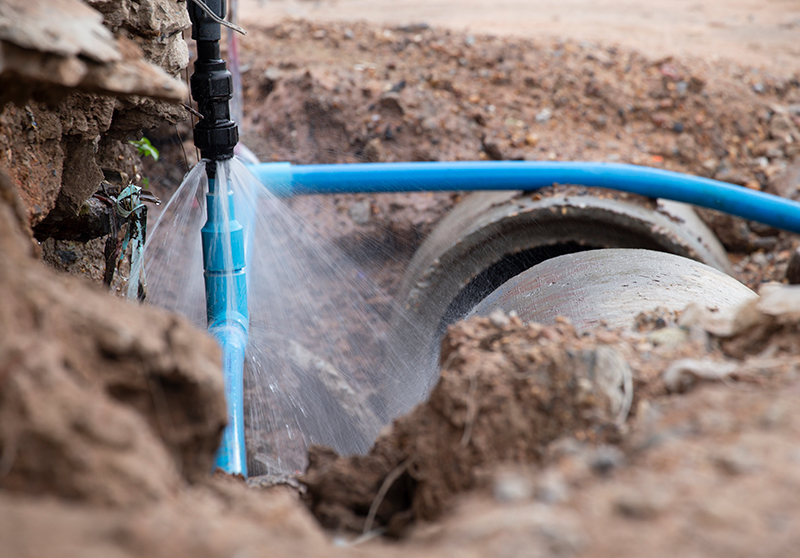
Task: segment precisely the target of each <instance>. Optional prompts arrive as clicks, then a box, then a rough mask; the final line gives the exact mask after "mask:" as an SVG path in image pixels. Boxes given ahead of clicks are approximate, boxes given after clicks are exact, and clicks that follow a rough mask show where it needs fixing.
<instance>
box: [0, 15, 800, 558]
mask: <svg viewBox="0 0 800 558" xmlns="http://www.w3.org/2000/svg"><path fill="white" fill-rule="evenodd" d="M123 27H124V26H123ZM249 31H250V33H249V35H248V38H247V41H246V42H243V43H242V53H241V58H242V66H243V83H244V91H243V94H244V100H245V106H246V107H247V112H246V115H245V119H244V121H243V137H244V141H245V143H246V144H247V145H248V146H249V147H250V148H251V149H253V151H254V152H255V153H256V154H257V155H258V156H259V157H260V158H261V159H262V160H289V161H292V162H295V163H311V162H345V161H347V162H357V161H402V160H457V159H518V158H525V159H566V160H571V159H572V160H577V159H588V160H605V161H621V162H631V163H636V164H646V165H652V166H659V167H663V168H669V169H673V170H679V171H684V172H691V173H694V174H700V175H703V176H711V177H715V178H719V179H723V180H727V181H730V182H734V183H738V184H741V185H742V186H743V187H749V188H754V189H759V190H764V191H769V192H772V193H778V194H780V195H784V196H787V197H793V198H794V197H797V196H798V191H797V190H798V186H800V176H798V175H800V170H799V167H798V163H797V157H798V154H799V153H798V150H797V146H798V145H800V109H799V108H798V107H800V79H799V76H798V75H797V74H791V73H790V72H786V73H784V74H781V73H780V72H775V71H772V72H765V71H762V70H758V71H755V70H754V69H753V68H749V67H739V66H737V65H735V64H733V63H727V62H725V63H721V62H720V63H714V64H712V63H705V62H702V61H697V60H691V61H687V60H683V59H677V58H663V59H656V58H653V57H648V56H644V55H642V54H640V53H638V52H636V51H633V50H626V49H625V48H623V47H619V46H615V47H609V46H606V45H602V44H595V43H587V42H573V41H570V40H567V39H564V40H554V41H550V40H547V41H542V42H534V41H531V40H527V39H519V38H513V39H511V38H507V37H490V36H484V35H480V34H467V33H460V32H456V31H447V30H442V29H435V28H429V27H427V26H421V25H416V26H411V27H409V26H406V27H379V26H375V25H368V24H364V23H347V24H345V23H329V24H317V23H309V22H305V21H287V22H283V23H280V24H277V25H270V26H261V27H259V26H251V27H250V28H249ZM9 106H11V105H9ZM32 110H39V109H38V108H36V107H32ZM42 110H44V109H42ZM67 113H68V111H67V110H64V111H63V112H62V113H61V115H59V116H57V117H55V120H54V122H59V124H58V126H61V128H58V127H57V126H55V124H53V130H55V131H54V132H53V133H52V134H51V135H53V138H50V137H49V136H48V138H44V137H43V136H37V135H36V133H37V128H33V135H31V134H28V136H25V137H28V138H29V139H30V138H33V139H31V141H32V142H33V143H32V147H31V149H34V150H35V149H39V150H43V149H45V148H48V149H50V148H52V149H56V148H57V147H58V146H56V145H55V144H53V145H50V144H48V143H47V141H54V140H55V139H56V135H59V134H56V131H59V130H60V131H63V130H65V129H66V128H64V127H63V126H64V125H63V118H64V116H63V115H64V114H67ZM26 114H27V113H25V112H24V109H22V110H20V107H16V106H12V108H9V109H6V112H4V113H3V115H4V116H3V117H4V118H6V120H4V122H6V123H7V122H11V124H8V126H7V127H8V128H13V129H16V128H14V126H17V127H19V126H23V125H26V124H25V122H24V118H23V117H24V116H25V115H26ZM38 114H39V113H35V119H36V120H35V121H36V122H37V125H38V123H39V122H45V120H44V117H39V116H38ZM42 114H45V113H42ZM28 117H29V118H30V116H28ZM9 119H10V120H9ZM123 122H124V119H123ZM27 125H28V126H29V127H30V126H31V125H30V124H27ZM4 126H5V124H4ZM69 129H70V130H72V128H69ZM76 129H77V128H76ZM174 129H175V128H174V127H171V126H167V127H165V128H162V129H161V130H160V131H158V132H154V133H151V134H150V137H151V138H152V139H153V141H154V143H156V144H157V145H158V146H159V147H160V148H161V150H162V153H163V155H164V157H162V159H161V161H160V162H159V164H156V165H152V164H150V165H148V166H145V167H144V170H143V174H145V175H147V176H148V177H149V179H150V182H151V185H152V186H153V189H154V190H156V191H157V192H158V193H159V195H161V196H162V197H167V196H168V195H169V194H170V192H171V191H172V190H173V189H174V188H175V186H176V184H175V182H176V180H179V179H180V176H181V174H182V173H181V172H179V171H176V170H175V169H176V168H180V167H179V164H180V163H181V161H183V157H184V152H188V157H191V153H192V151H193V148H192V146H191V144H187V145H185V146H184V148H185V149H181V143H182V140H180V139H179V140H177V141H176V140H175V134H174V133H173V131H174ZM87 130H89V129H87ZM39 133H42V132H41V130H39ZM48 133H49V132H48ZM59 133H60V132H59ZM81 133H83V132H81ZM86 133H87V134H88V133H89V131H86ZM120 133H121V132H120ZM54 134H55V135H54ZM67 135H69V134H67ZM87 137H88V136H87ZM6 138H7V139H6V140H5V141H6V142H7V143H8V145H7V146H6V147H5V151H4V153H5V155H4V157H5V158H4V159H3V160H2V164H3V166H4V167H8V169H9V172H8V174H9V175H11V178H10V179H7V178H6V177H5V176H2V177H0V186H2V188H0V212H2V215H0V257H2V265H0V297H1V298H2V300H0V331H2V335H0V340H1V341H0V355H1V356H0V364H2V365H1V366H0V383H1V384H2V389H1V390H0V393H2V396H0V516H1V517H2V521H0V554H2V555H3V556H5V555H8V556H21V557H22V556H31V557H34V556H36V557H38V556H44V555H50V556H93V555H97V556H142V555H147V556H156V557H157V556H170V557H173V558H174V557H175V556H190V555H191V556H209V557H215V556H231V555H241V556H261V555H265V556H266V555H270V556H276V555H277V556H290V555H294V556H296V555H308V556H318V555H326V556H327V555H330V556H339V555H341V556H345V555H348V556H367V555H370V556H371V555H375V556H378V555H380V556H393V555H401V554H402V555H404V556H409V555H412V556H415V555H419V556H439V555H441V556H465V557H467V556H478V555H492V556H520V555H523V556H526V555H531V556H596V557H604V556H634V555H637V556H638V555H641V554H643V553H645V554H647V555H652V556H674V555H676V554H681V555H698V556H700V555H702V556H731V555H733V556H739V555H741V556H752V555H763V556H783V555H791V554H792V552H793V550H794V549H795V548H796V547H797V545H798V541H797V533H798V530H797V526H798V525H799V524H800V514H799V513H798V509H797V506H796V502H797V501H798V497H800V494H799V493H800V465H798V460H799V459H800V454H799V453H798V451H800V445H798V444H799V443H800V422H798V418H797V416H796V415H797V413H796V412H794V410H795V409H796V408H797V406H798V403H799V402H798V398H799V397H800V391H798V390H800V378H798V376H797V370H798V365H800V347H798V344H797V335H798V331H797V328H798V324H799V323H800V302H798V300H800V298H799V297H800V295H798V293H797V292H796V289H797V288H796V287H788V286H780V285H767V286H762V285H763V284H764V283H765V282H767V281H771V282H773V283H780V282H787V279H786V275H787V269H788V270H789V276H790V277H792V276H793V272H792V271H791V269H792V265H790V262H792V257H793V254H794V252H795V249H796V247H797V245H798V241H797V238H796V237H795V236H793V235H789V234H786V233H783V232H780V231H777V230H773V229H769V228H766V227H763V226H760V225H758V224H755V223H746V222H744V221H741V220H737V219H730V218H726V217H723V216H720V215H715V214H711V213H706V214H705V215H704V216H705V217H706V219H707V221H708V222H710V224H711V225H712V226H713V227H714V229H715V230H716V232H717V233H718V234H719V236H720V238H721V240H722V241H723V243H724V244H725V245H726V247H727V248H728V250H729V251H730V254H731V259H732V261H733V263H734V264H735V269H736V272H737V274H738V278H739V279H740V280H742V281H743V282H745V283H746V284H748V285H749V286H751V287H753V288H759V289H760V290H761V293H762V295H763V296H762V298H761V299H759V300H758V301H755V302H753V303H752V304H749V305H748V306H746V307H745V308H742V309H739V310H738V311H736V312H735V313H732V314H731V315H723V316H719V315H716V314H712V313H708V312H706V311H704V310H703V309H700V308H691V309H689V310H687V311H684V312H682V313H680V315H678V316H676V315H672V314H663V315H662V314H659V313H655V314H653V315H648V316H642V317H641V319H640V320H638V322H637V327H636V328H634V329H633V330H630V331H616V330H607V329H604V328H600V329H597V330H595V331H592V332H589V333H588V334H585V335H582V334H577V333H576V332H575V331H574V329H573V328H572V327H571V326H570V325H569V324H568V323H566V322H560V323H558V324H555V325H552V326H541V325H536V324H532V325H523V324H521V323H520V322H519V321H518V320H516V319H515V318H513V317H512V318H509V317H507V316H503V315H493V316H491V317H489V318H478V319H473V320H471V321H469V322H464V323H460V324H457V325H455V326H453V327H451V329H450V330H449V331H448V335H447V337H446V339H445V340H444V342H443V351H442V361H441V362H442V374H441V380H440V382H439V383H438V385H437V386H436V387H435V388H434V390H433V393H432V394H431V397H430V398H429V400H428V401H427V402H424V403H423V404H421V405H420V406H419V407H417V408H416V409H415V410H413V411H412V412H411V413H410V414H408V415H407V416H404V417H401V418H400V419H398V420H397V421H396V422H395V424H394V425H393V426H392V427H391V428H389V429H387V430H386V431H385V432H383V433H382V434H381V436H380V437H379V439H378V441H377V442H376V444H375V446H374V447H373V449H372V450H371V451H370V453H369V454H368V455H366V456H357V457H340V456H337V455H335V454H334V453H332V452H331V451H330V450H326V449H324V448H316V449H313V450H312V451H311V453H310V456H309V458H310V466H309V469H308V471H306V472H305V473H304V474H303V475H302V476H301V477H300V478H299V480H298V479H287V480H284V482H283V483H282V484H279V485H278V486H273V484H274V483H273V482H272V480H270V479H254V480H251V481H250V482H249V483H245V482H244V481H243V480H242V479H237V478H230V477H226V476H224V475H217V476H215V477H211V478H209V477H207V476H206V475H205V474H204V472H205V471H207V470H208V468H209V464H210V463H211V459H212V451H213V447H214V444H215V443H216V440H217V437H218V435H219V431H220V428H221V424H222V421H223V420H224V407H223V406H222V392H221V386H220V384H221V380H220V377H219V373H218V368H217V366H218V365H217V359H218V354H217V351H216V349H215V347H214V345H213V343H211V342H210V341H209V340H208V339H207V338H206V337H205V336H204V335H203V334H202V333H200V332H197V331H195V330H193V329H192V328H191V327H190V326H189V325H188V324H187V323H186V322H185V321H184V320H182V319H180V318H178V317H175V316H171V315H167V314H165V313H163V312H159V311H157V310H156V309H153V308H147V307H144V308H140V307H134V306H130V305H126V304H124V303H123V302H122V301H116V300H113V299H112V298H111V297H109V296H107V295H106V294H104V293H101V292H99V289H98V288H97V287H93V286H88V285H87V284H86V283H85V282H83V281H81V280H78V279H75V278H73V277H64V276H63V275H60V274H56V273H55V272H54V271H53V270H52V269H47V268H46V267H45V266H44V265H43V264H42V263H41V262H39V261H37V260H38V259H41V248H40V247H39V246H38V244H35V243H32V242H31V237H32V229H31V225H34V226H35V225H38V224H39V216H38V214H36V213H35V212H32V211H31V208H32V207H35V206H34V205H32V204H31V203H30V201H29V200H27V199H26V198H25V192H24V191H22V192H21V191H20V187H19V185H18V184H19V182H21V181H22V182H24V181H25V175H24V173H23V171H24V172H28V170H26V169H31V170H36V169H39V167H38V166H37V165H36V164H34V163H35V160H37V159H41V158H44V155H40V154H39V151H36V152H35V153H36V157H33V158H31V157H30V156H29V157H27V158H25V159H24V160H23V162H24V164H19V161H20V159H19V158H15V157H18V153H21V152H22V153H30V151H25V142H24V141H20V140H21V137H18V136H13V137H9V136H6ZM85 139H86V138H84V137H83V136H80V138H79V139H78V138H68V139H67V140H64V141H66V142H67V143H69V142H70V141H72V142H73V143H74V144H75V145H81V144H80V142H82V141H85ZM184 139H186V137H185V134H184ZM12 140H13V141H12ZM45 140H47V141H45ZM47 146H49V147H47ZM12 155H13V157H12ZM123 158H124V157H123ZM15 162H16V163H17V164H15ZM100 166H103V165H100ZM106 166H108V165H106ZM59 168H60V167H59ZM126 168H127V167H126ZM131 172H133V170H131ZM48 195H49V196H50V198H52V199H50V198H48V199H49V200H50V201H49V202H48V203H49V204H50V206H51V207H55V206H56V201H55V200H56V199H58V195H57V192H56V193H53V192H51V193H50V194H48ZM459 199H460V196H459V194H437V195H430V194H422V193H420V194H413V195H409V196H400V195H386V196H372V197H368V196H355V197H346V196H335V197H331V198H326V199H313V198H311V199H305V200H298V201H295V202H293V208H294V209H295V210H296V211H297V212H298V214H300V215H316V216H319V215H323V216H325V217H324V218H323V219H322V220H320V221H319V222H318V225H319V226H320V228H321V229H323V230H325V231H326V234H329V235H331V236H332V238H333V239H334V242H335V243H337V245H338V246H339V247H340V248H342V249H343V251H344V253H345V254H346V255H347V256H348V257H356V256H358V257H360V259H359V260H358V261H359V262H360V265H361V269H362V270H363V271H364V272H365V273H366V274H368V275H369V276H370V277H371V278H373V279H374V281H375V282H376V284H378V285H379V286H380V287H381V290H382V292H383V294H382V295H381V296H384V297H389V296H390V295H391V294H392V293H393V292H395V291H396V289H397V287H398V284H399V282H400V279H401V277H402V272H403V269H404V266H405V265H406V264H407V262H408V260H409V259H410V257H411V255H412V254H413V251H414V250H415V248H416V247H417V246H418V245H419V244H420V242H421V241H422V240H423V239H424V237H425V235H426V234H427V233H429V232H430V230H431V229H432V228H433V226H435V223H436V222H437V221H438V219H439V218H440V217H441V216H442V215H443V214H444V213H445V212H446V211H447V209H449V208H450V207H451V206H452V205H453V204H454V203H457V202H458V201H459ZM317 219H319V217H317ZM48 242H53V241H48ZM58 242H60V243H61V244H59V245H58V246H57V247H56V248H55V249H51V248H48V247H47V246H45V247H44V251H45V253H46V254H51V255H50V256H48V263H51V264H53V263H55V264H57V265H56V267H62V268H63V267H68V268H69V269H70V270H71V271H73V272H76V271H85V270H87V269H96V270H99V269H101V267H98V265H99V264H98V263H97V262H98V259H97V258H98V256H99V255H98V253H97V250H94V251H92V250H88V251H87V250H84V249H83V248H82V247H81V245H80V244H77V243H75V241H70V240H60V241H58ZM95 242H98V241H95ZM364 247H373V249H372V250H371V251H369V252H367V253H366V254H365V253H364V252H363V249H364ZM59 262H60V263H59ZM97 276H98V274H97V273H95V278H97ZM380 302H381V301H376V303H380ZM643 549H646V550H643Z"/></svg>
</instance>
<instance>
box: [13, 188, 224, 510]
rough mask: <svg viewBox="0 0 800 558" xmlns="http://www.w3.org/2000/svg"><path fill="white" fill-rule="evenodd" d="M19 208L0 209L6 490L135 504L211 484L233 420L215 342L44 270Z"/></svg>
mask: <svg viewBox="0 0 800 558" xmlns="http://www.w3.org/2000/svg"><path fill="white" fill-rule="evenodd" d="M0 182H1V183H2V184H1V186H2V192H3V198H4V200H9V199H11V200H13V199H14V196H15V193H14V190H13V186H12V185H11V183H10V181H9V179H8V178H7V177H6V176H5V175H2V176H0ZM20 206H21V204H19V202H17V207H18V208H19V207H20ZM13 207H14V206H13V205H9V204H8V203H2V204H0V211H2V212H3V217H2V219H0V259H2V265H0V355H2V357H0V360H1V361H2V362H3V363H5V364H4V366H3V368H2V373H1V374H0V382H1V383H2V389H0V393H1V394H2V395H0V417H1V418H0V448H1V449H2V451H1V452H0V454H1V455H2V472H3V474H2V476H1V477H0V486H2V487H3V488H5V489H10V490H15V491H23V492H29V493H30V492H32V493H51V494H58V495H61V496H66V497H71V498H78V499H84V500H89V501H93V502H102V503H111V504H130V503H134V502H141V501H146V500H152V499H155V498H159V497H163V496H165V495H166V494H168V493H170V492H172V491H174V490H175V489H176V488H177V487H178V486H179V485H180V482H181V478H186V479H190V480H196V479H198V478H202V477H204V476H205V475H207V473H208V471H209V470H210V469H211V465H212V459H213V452H214V451H215V448H216V446H217V444H218V442H219V437H220V433H221V430H222V428H223V426H224V424H225V420H226V407H225V400H224V395H223V386H222V376H221V375H220V371H219V358H220V357H219V350H218V348H217V346H216V344H215V343H214V342H213V341H212V340H211V339H209V338H208V337H207V336H206V335H204V334H202V333H200V332H197V331H195V330H194V329H193V328H192V327H191V326H190V325H189V323H188V322H187V321H185V320H183V319H182V318H179V317H177V316H174V315H168V314H165V313H164V312H161V311H158V310H156V309H153V308H145V307H136V306H132V305H129V304H127V303H125V302H123V301H119V300H115V299H111V298H110V297H108V296H107V295H105V294H104V293H102V292H99V291H96V290H95V289H93V288H90V287H88V286H87V285H84V284H82V283H80V282H79V281H78V280H76V279H74V278H67V277H63V276H57V275H56V274H55V272H52V271H49V270H47V269H45V267H44V266H43V265H42V264H41V263H39V262H36V261H35V260H34V259H33V257H32V255H31V249H30V246H31V244H30V240H29V238H27V237H26V236H25V234H24V232H22V230H21V229H20V227H19V226H18V224H17V223H18V222H19V221H18V219H19V218H20V214H22V216H23V217H22V218H23V219H24V222H26V221H27V219H26V218H25V217H24V212H22V211H17V213H16V214H15V213H14V212H13V209H12V208H13Z"/></svg>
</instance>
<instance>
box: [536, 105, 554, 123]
mask: <svg viewBox="0 0 800 558" xmlns="http://www.w3.org/2000/svg"><path fill="white" fill-rule="evenodd" d="M552 117H553V111H552V110H550V109H549V108H544V109H542V110H540V111H539V112H538V113H536V117H535V120H536V122H538V123H539V124H544V123H545V122H547V121H549V120H550V119H551V118H552Z"/></svg>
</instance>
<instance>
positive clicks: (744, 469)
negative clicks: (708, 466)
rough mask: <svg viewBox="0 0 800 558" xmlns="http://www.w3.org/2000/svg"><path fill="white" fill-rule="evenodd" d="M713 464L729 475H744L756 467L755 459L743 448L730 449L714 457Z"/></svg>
mask: <svg viewBox="0 0 800 558" xmlns="http://www.w3.org/2000/svg"><path fill="white" fill-rule="evenodd" d="M714 464H715V465H716V466H717V467H719V468H720V469H721V470H722V471H724V472H725V473H728V474H729V475H745V474H747V473H751V472H752V471H753V470H755V469H756V467H757V462H756V459H755V457H753V454H752V452H751V451H750V450H748V449H747V448H745V447H743V446H736V447H733V448H730V449H728V450H726V451H724V452H722V453H719V454H717V455H716V456H715V457H714Z"/></svg>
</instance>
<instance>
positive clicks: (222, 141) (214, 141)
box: [188, 0, 239, 176]
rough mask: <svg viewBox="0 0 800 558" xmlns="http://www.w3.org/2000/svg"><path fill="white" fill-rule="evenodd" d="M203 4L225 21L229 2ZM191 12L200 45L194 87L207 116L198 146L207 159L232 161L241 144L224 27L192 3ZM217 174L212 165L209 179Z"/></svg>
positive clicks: (208, 0)
mask: <svg viewBox="0 0 800 558" xmlns="http://www.w3.org/2000/svg"><path fill="white" fill-rule="evenodd" d="M201 1H204V2H205V4H206V6H208V8H209V9H210V10H211V11H212V12H214V13H215V14H216V15H217V16H219V17H220V18H224V17H225V14H226V12H227V10H226V5H225V0H201ZM188 9H189V17H190V18H191V20H192V39H194V40H195V41H196V43H197V60H196V61H195V63H194V73H193V74H192V77H191V80H190V83H191V90H192V97H193V98H194V100H195V102H196V103H197V110H198V112H200V114H201V115H202V116H203V118H202V120H200V121H199V122H198V123H197V124H196V125H195V127H194V143H195V145H196V146H197V148H198V149H199V150H200V155H201V156H202V157H203V159H208V160H210V161H222V160H225V159H230V158H231V157H233V148H234V147H235V146H236V144H237V143H238V142H239V130H238V128H237V126H236V123H235V122H233V121H232V120H231V110H230V100H231V97H232V96H233V78H232V76H231V73H230V72H229V71H228V68H227V66H226V65H225V61H224V60H222V58H221V55H220V48H219V41H220V38H221V37H222V30H221V26H220V24H219V23H217V22H216V21H214V20H213V19H212V18H211V17H209V16H208V14H206V13H205V12H204V11H203V10H201V9H200V8H199V7H198V6H197V5H196V4H195V3H194V2H192V1H190V2H189V3H188ZM213 172H214V165H209V176H211V173H213Z"/></svg>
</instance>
